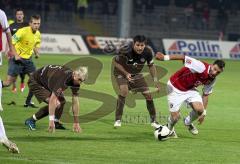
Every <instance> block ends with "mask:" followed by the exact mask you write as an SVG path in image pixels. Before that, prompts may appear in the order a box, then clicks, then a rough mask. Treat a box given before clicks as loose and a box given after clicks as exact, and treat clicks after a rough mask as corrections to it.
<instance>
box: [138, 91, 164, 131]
mask: <svg viewBox="0 0 240 164" xmlns="http://www.w3.org/2000/svg"><path fill="white" fill-rule="evenodd" d="M142 94H143V96H144V97H145V99H146V106H147V110H148V112H149V116H150V122H151V126H152V127H154V128H159V126H160V124H159V123H158V122H157V120H156V109H155V105H154V102H153V98H152V95H151V94H150V93H149V91H145V92H142Z"/></svg>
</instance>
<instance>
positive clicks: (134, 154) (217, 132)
mask: <svg viewBox="0 0 240 164" xmlns="http://www.w3.org/2000/svg"><path fill="white" fill-rule="evenodd" d="M92 57H93V58H96V59H98V60H100V61H101V62H102V63H103V70H102V71H101V74H100V76H99V77H98V79H97V83H96V84H94V85H84V86H83V89H87V90H91V91H96V92H98V93H101V92H102V93H105V94H108V95H110V96H111V97H115V98H116V94H115V92H114V90H113V88H112V84H111V78H110V71H111V56H92ZM77 58H79V57H78V56H65V55H64V56H63V55H42V56H41V57H40V58H39V59H38V60H35V59H34V62H35V63H36V65H37V67H41V66H43V65H47V64H64V63H67V62H69V61H71V60H74V59H77ZM207 61H208V62H212V60H207ZM155 63H156V64H157V65H161V66H162V67H164V68H166V70H168V74H167V75H166V76H164V78H162V79H161V81H162V82H164V83H166V81H167V79H168V78H169V77H170V75H171V74H172V73H174V72H175V71H176V70H178V69H179V68H180V67H181V62H178V61H168V62H157V61H156V62H155ZM0 72H1V79H5V78H6V72H7V61H6V60H4V65H3V66H1V68H0ZM239 72H240V62H239V61H229V60H227V61H226V69H225V71H224V73H223V74H221V75H220V76H219V77H218V81H217V84H216V86H215V88H214V93H213V94H212V95H211V96H210V99H209V106H208V113H207V117H206V120H205V122H204V123H203V125H199V126H197V127H198V129H199V132H200V133H199V135H197V136H192V135H191V134H190V133H189V132H188V131H187V129H186V128H185V127H184V126H183V122H182V121H181V120H180V121H179V122H178V124H177V126H176V132H177V134H178V136H179V138H178V139H169V140H167V141H164V142H159V141H156V140H155V139H154V136H153V129H152V127H150V124H149V123H146V121H144V119H145V116H146V117H147V116H148V113H147V110H146V107H145V101H144V100H137V102H136V106H135V107H134V108H130V107H125V110H124V114H125V115H124V118H130V117H132V118H134V116H137V115H140V116H141V117H142V118H141V119H142V121H136V120H127V119H126V120H125V123H124V124H123V126H122V127H121V128H120V129H117V130H116V129H113V120H114V113H113V112H112V113H110V114H108V115H106V116H105V117H102V118H99V119H98V120H95V121H92V122H88V123H83V124H81V127H82V129H83V132H82V133H80V134H75V133H73V132H72V130H71V128H72V124H71V123H68V124H66V127H67V129H68V130H65V131H60V130H57V131H56V132H55V133H54V134H49V133H48V132H47V127H48V118H45V119H43V120H41V121H39V122H37V131H29V130H28V129H27V128H26V127H25V126H24V120H25V119H26V118H27V117H29V116H31V115H32V114H33V113H34V112H35V111H36V109H25V108H24V107H23V103H24V100H25V97H26V95H27V89H26V90H25V91H24V92H23V93H20V92H19V82H18V83H17V84H18V92H17V94H13V93H12V92H11V87H9V88H4V89H3V98H2V102H3V107H4V112H1V116H2V118H3V120H4V124H5V128H6V131H7V135H8V137H9V138H10V139H11V140H13V141H14V142H16V143H17V145H18V146H19V148H20V151H21V153H20V154H10V153H8V152H7V151H6V150H5V149H4V148H3V147H2V146H0V163H1V164H5V163H24V164H25V163H56V164H58V163H83V164H87V163H101V164H102V163H114V164H115V163H138V164H139V163H142V164H146V163H189V164H193V163H224V164H225V163H239V162H240V158H239V156H240V128H239V125H240V119H239V118H240V110H239V101H240V94H239V91H240V85H239V81H240V76H239V75H240V73H239ZM10 100H15V101H16V103H17V105H16V106H8V105H7V103H8V102H10ZM34 102H35V103H36V104H37V105H38V106H42V105H43V104H38V103H37V101H36V99H34ZM114 103H115V102H112V104H114ZM101 104H102V103H101V102H99V101H96V100H92V99H87V98H84V97H81V93H80V108H81V109H80V113H81V115H83V114H87V113H90V112H93V111H94V110H95V109H96V108H97V107H99V106H101ZM110 104H111V103H110ZM155 106H156V108H157V111H158V112H161V114H162V115H163V116H167V115H168V109H167V100H166V96H164V97H161V98H157V99H155ZM109 108H114V106H111V105H110V106H109ZM107 110H112V111H113V109H107ZM181 111H182V115H183V116H184V115H187V112H188V109H186V108H185V107H183V108H182V110H181ZM125 116H126V117H125ZM162 123H164V122H162Z"/></svg>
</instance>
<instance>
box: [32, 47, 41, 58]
mask: <svg viewBox="0 0 240 164" xmlns="http://www.w3.org/2000/svg"><path fill="white" fill-rule="evenodd" d="M33 52H34V55H35V58H36V59H37V58H39V57H40V54H39V48H37V47H35V48H34V49H33Z"/></svg>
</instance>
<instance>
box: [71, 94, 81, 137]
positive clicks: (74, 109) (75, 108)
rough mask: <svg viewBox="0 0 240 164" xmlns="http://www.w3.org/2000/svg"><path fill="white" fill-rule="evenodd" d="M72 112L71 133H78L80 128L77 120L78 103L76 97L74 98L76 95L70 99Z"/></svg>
mask: <svg viewBox="0 0 240 164" xmlns="http://www.w3.org/2000/svg"><path fill="white" fill-rule="evenodd" d="M72 112H73V120H74V123H73V131H74V132H77V133H79V132H81V128H80V125H79V120H78V117H79V101H78V96H76V95H73V97H72Z"/></svg>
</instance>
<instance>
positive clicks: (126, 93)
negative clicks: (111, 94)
mask: <svg viewBox="0 0 240 164" xmlns="http://www.w3.org/2000/svg"><path fill="white" fill-rule="evenodd" d="M120 95H121V96H123V97H127V95H128V90H127V89H121V90H120Z"/></svg>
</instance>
